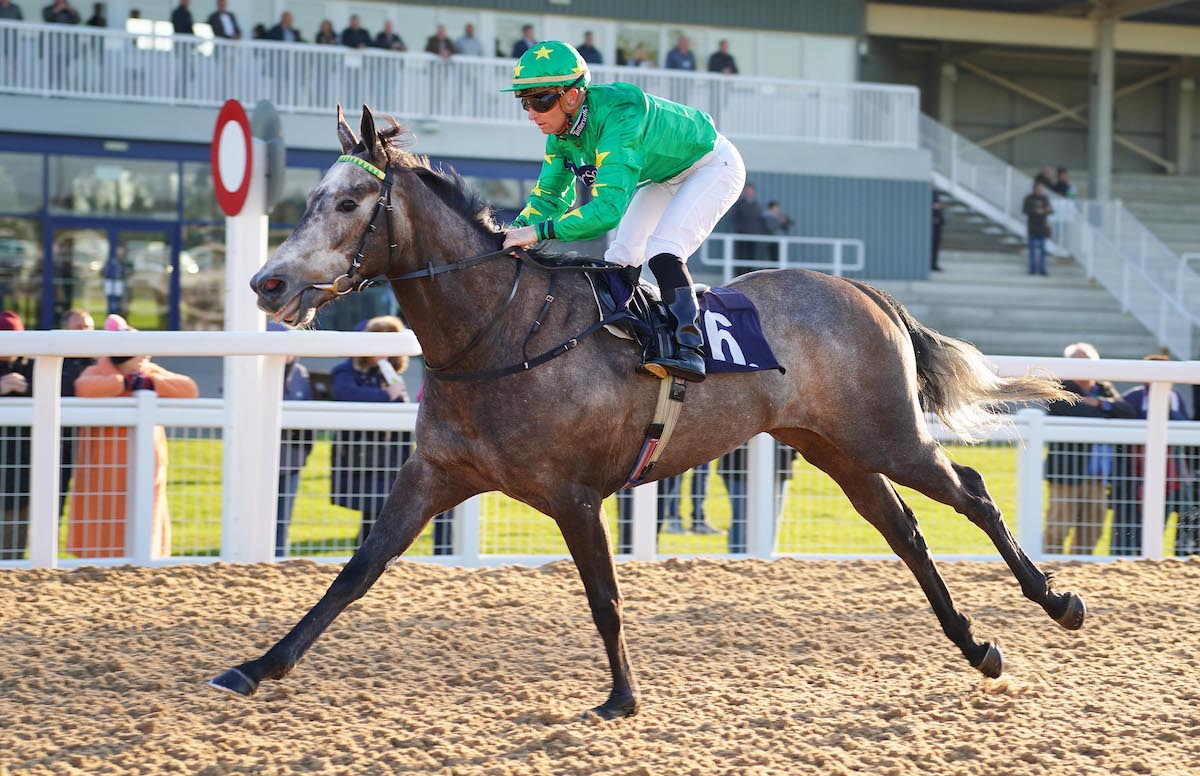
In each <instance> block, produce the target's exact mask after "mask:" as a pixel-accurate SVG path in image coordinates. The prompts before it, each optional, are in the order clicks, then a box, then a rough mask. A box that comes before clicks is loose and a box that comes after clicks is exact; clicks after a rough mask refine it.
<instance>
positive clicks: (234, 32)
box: [208, 0, 242, 40]
mask: <svg viewBox="0 0 1200 776" xmlns="http://www.w3.org/2000/svg"><path fill="white" fill-rule="evenodd" d="M226 5H227V3H226V0H217V10H215V11H213V12H212V13H210V14H209V15H208V26H209V27H212V31H213V36H214V37H217V38H225V39H227V40H241V39H242V28H241V27H239V26H238V22H237V17H236V16H234V15H233V14H232V13H230V12H229V10H228V9H227V8H226Z"/></svg>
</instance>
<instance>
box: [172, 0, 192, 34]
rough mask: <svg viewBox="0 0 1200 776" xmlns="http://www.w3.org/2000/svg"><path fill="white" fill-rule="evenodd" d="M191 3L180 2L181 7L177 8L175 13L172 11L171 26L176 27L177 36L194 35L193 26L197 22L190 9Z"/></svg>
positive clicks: (189, 0) (187, 0) (188, 1)
mask: <svg viewBox="0 0 1200 776" xmlns="http://www.w3.org/2000/svg"><path fill="white" fill-rule="evenodd" d="M191 1H192V0H179V5H177V6H175V10H174V11H171V24H172V26H174V27H175V34H176V35H191V34H192V24H193V23H194V21H195V20H194V19H192V12H191V10H190V9H189V8H188V5H189V4H190V3H191Z"/></svg>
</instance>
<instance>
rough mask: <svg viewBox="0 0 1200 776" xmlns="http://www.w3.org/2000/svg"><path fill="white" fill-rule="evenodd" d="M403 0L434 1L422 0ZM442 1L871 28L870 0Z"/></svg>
mask: <svg viewBox="0 0 1200 776" xmlns="http://www.w3.org/2000/svg"><path fill="white" fill-rule="evenodd" d="M398 4H400V5H430V3H429V2H419V1H418V0H411V1H410V0H398ZM438 5H443V6H456V7H460V8H482V9H486V10H490V11H505V12H510V13H521V12H525V13H529V14H536V15H539V16H540V15H542V14H564V15H567V16H590V17H596V18H600V19H617V20H620V21H630V22H632V21H646V22H676V23H680V24H702V25H709V26H714V27H741V28H749V29H759V30H779V31H786V32H816V33H827V34H836V35H861V34H863V32H864V31H865V30H866V2H865V0H749V2H741V3H730V2H727V0H569V2H568V3H567V4H566V5H557V4H553V3H548V2H546V0H439V2H438Z"/></svg>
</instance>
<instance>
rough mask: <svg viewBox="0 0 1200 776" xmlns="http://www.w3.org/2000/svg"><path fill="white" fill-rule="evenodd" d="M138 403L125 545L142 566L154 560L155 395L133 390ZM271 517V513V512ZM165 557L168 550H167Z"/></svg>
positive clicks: (130, 458) (169, 550)
mask: <svg viewBox="0 0 1200 776" xmlns="http://www.w3.org/2000/svg"><path fill="white" fill-rule="evenodd" d="M133 398H134V399H135V400H136V402H137V421H136V423H135V425H134V427H133V429H132V433H131V434H130V435H129V443H130V445H131V446H132V447H133V449H132V450H131V451H130V453H129V460H130V462H131V463H132V465H131V466H130V471H131V472H132V474H133V476H132V477H130V478H129V485H128V487H129V516H128V517H129V531H128V533H127V534H126V535H127V536H132V540H130V539H127V540H126V542H125V546H126V550H127V552H128V554H129V557H130V559H131V560H132V561H133V562H134V563H135V564H136V565H138V566H145V565H147V564H148V563H149V562H150V561H151V560H153V559H154V555H153V550H154V474H155V467H156V466H157V461H156V460H155V455H154V452H155V451H154V436H155V433H154V429H155V428H156V427H157V423H158V418H157V417H156V416H157V415H158V394H156V393H155V392H154V391H134V392H133ZM272 514H274V512H272ZM166 550H167V554H168V555H169V554H170V552H171V548H170V547H167V548H166Z"/></svg>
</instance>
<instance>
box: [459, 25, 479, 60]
mask: <svg viewBox="0 0 1200 776" xmlns="http://www.w3.org/2000/svg"><path fill="white" fill-rule="evenodd" d="M454 50H455V51H457V52H458V53H459V54H462V55H463V56H467V57H481V56H483V44H482V43H480V42H479V39H478V38H476V37H475V25H474V24H471V23H470V22H468V23H467V24H466V26H464V27H463V34H462V35H460V36H459V38H458V40H456V41H454Z"/></svg>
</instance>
